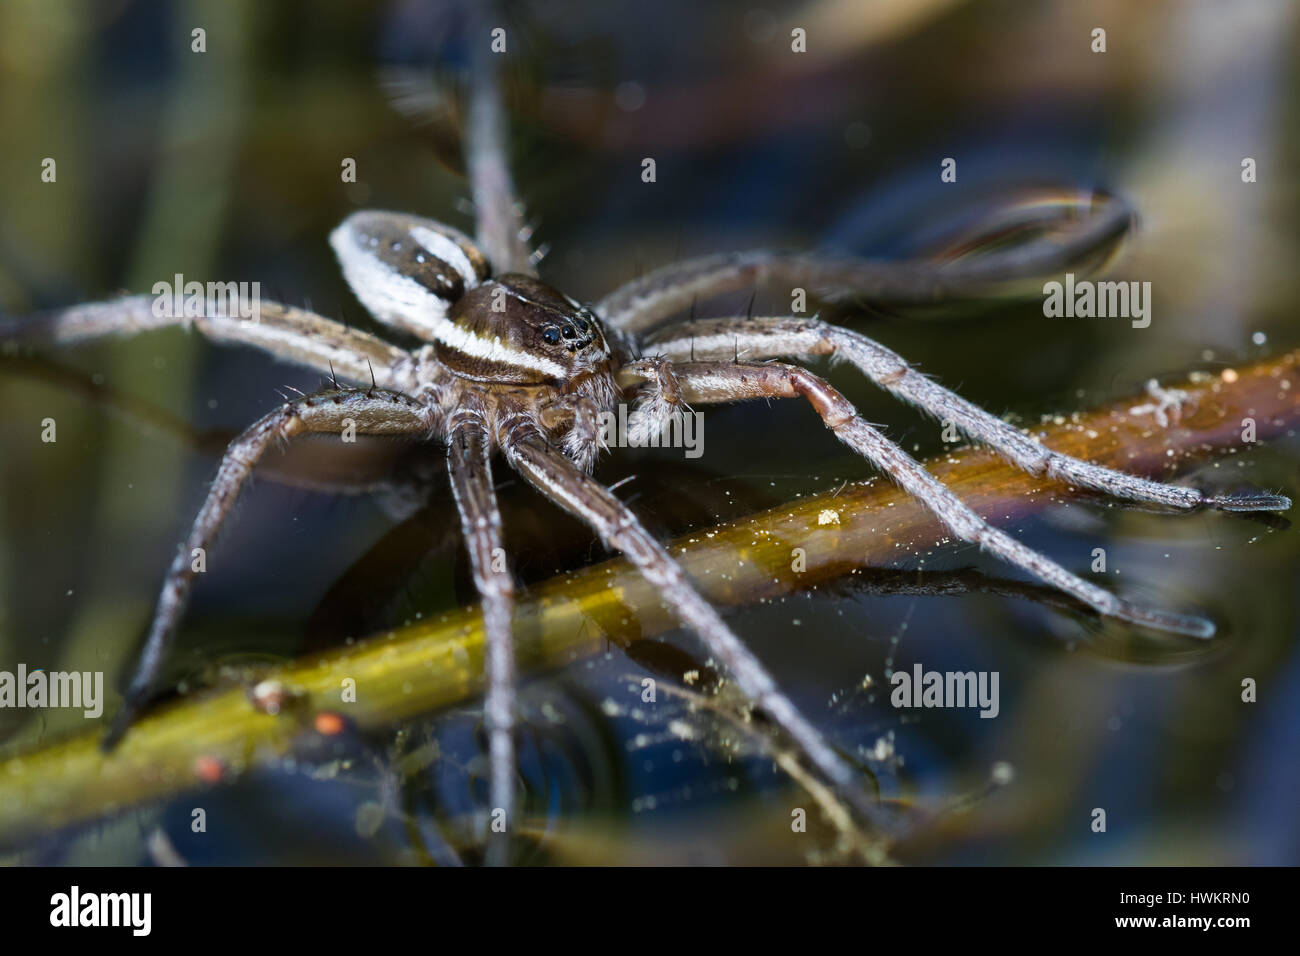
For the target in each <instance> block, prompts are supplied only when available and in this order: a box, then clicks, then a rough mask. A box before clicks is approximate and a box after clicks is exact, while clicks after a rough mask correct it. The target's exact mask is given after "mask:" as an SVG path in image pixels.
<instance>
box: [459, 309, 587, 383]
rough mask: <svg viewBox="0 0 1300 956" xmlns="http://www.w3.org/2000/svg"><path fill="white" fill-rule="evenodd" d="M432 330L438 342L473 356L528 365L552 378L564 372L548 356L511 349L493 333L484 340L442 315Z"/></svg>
mask: <svg viewBox="0 0 1300 956" xmlns="http://www.w3.org/2000/svg"><path fill="white" fill-rule="evenodd" d="M433 334H434V335H435V336H436V337H437V339H438V341H439V342H441V343H442V344H443V345H445V346H447V347H448V348H453V349H455V350H456V351H458V352H464V353H465V354H466V355H472V356H473V357H474V358H481V359H487V360H488V361H491V362H500V363H501V364H503V365H513V366H514V367H515V368H526V369H532V370H533V371H535V372H543V373H545V374H546V375H550V376H552V377H553V378H563V377H565V376H566V375H567V374H568V372H567V370H566V369H565V367H564V366H563V365H561V364H560V363H558V362H552V361H551V360H550V359H548V358H544V357H542V356H540V355H533V354H532V353H530V352H521V351H519V350H518V349H512V348H511V347H510V346H508V345H505V344H504V343H503V342H502V341H501V339H500V338H498V337H496V336H493V337H492V340H491V341H488V340H487V339H486V338H484V337H483V336H481V335H476V334H474V333H473V332H471V331H470V330H469V329H463V328H461V327H460V326H459V325H456V324H455V323H454V322H451V321H448V320H447V319H445V318H443V319H439V320H438V321H437V322H435V323H434V327H433Z"/></svg>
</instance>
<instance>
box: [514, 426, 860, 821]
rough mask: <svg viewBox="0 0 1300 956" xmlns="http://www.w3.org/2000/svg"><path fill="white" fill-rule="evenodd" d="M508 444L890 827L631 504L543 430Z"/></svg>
mask: <svg viewBox="0 0 1300 956" xmlns="http://www.w3.org/2000/svg"><path fill="white" fill-rule="evenodd" d="M501 445H502V449H503V450H504V451H505V453H506V457H507V460H508V461H509V462H510V464H511V466H512V467H513V468H514V469H515V470H516V471H518V472H519V473H520V474H521V475H523V476H524V478H525V479H526V480H527V481H528V482H529V483H530V484H531V485H533V486H534V487H535V488H537V489H538V490H539V491H540V492H541V493H542V494H543V495H545V496H546V497H547V498H549V499H551V500H552V501H554V502H555V503H557V504H559V505H560V506H561V507H563V508H564V509H565V510H566V511H568V512H570V513H571V514H573V515H575V516H576V517H578V518H580V519H582V520H583V521H585V522H587V524H589V525H591V527H592V528H593V529H594V530H595V531H596V533H597V534H598V535H599V536H600V538H601V540H602V541H603V542H604V543H605V545H606V547H608V548H610V549H612V550H617V551H621V552H622V553H623V554H624V555H625V556H626V557H627V559H628V560H629V561H631V562H632V564H633V565H634V566H635V567H636V569H637V570H638V571H640V573H641V574H642V575H643V576H644V577H645V579H646V580H647V581H649V582H650V583H651V584H652V585H653V586H654V587H656V588H657V589H658V590H659V592H660V594H661V595H662V597H663V600H664V602H665V603H666V604H667V605H668V606H669V607H671V608H672V611H673V613H674V614H675V615H676V616H677V618H678V620H680V621H681V622H682V623H683V624H685V625H686V626H687V627H690V628H691V629H692V630H694V631H695V633H696V634H698V635H699V637H700V638H701V639H702V640H703V641H704V643H705V645H706V646H707V647H708V649H709V652H710V653H711V654H713V655H714V656H715V657H716V658H717V659H718V661H719V662H720V663H721V664H722V665H723V666H724V667H725V668H726V669H727V670H728V672H730V674H731V676H732V678H733V679H734V680H735V681H736V685H737V686H738V687H739V688H740V690H741V691H742V692H744V693H745V694H746V695H747V696H748V697H749V699H750V700H751V701H753V702H754V704H756V705H757V706H758V707H760V708H761V709H762V710H763V711H764V712H766V713H767V714H768V715H769V716H770V717H771V718H772V720H773V721H775V723H776V724H777V725H778V726H779V727H781V729H782V730H783V731H785V733H786V734H788V735H789V736H790V738H791V739H792V740H793V741H794V742H795V744H796V745H798V747H799V748H800V749H801V751H802V752H803V753H804V755H805V756H806V757H807V758H808V759H809V760H810V761H811V762H812V764H813V766H815V767H816V768H817V770H818V771H819V772H820V773H821V774H822V775H823V776H824V777H825V778H826V779H827V780H828V781H829V782H830V783H831V784H832V785H833V786H834V787H835V788H836V789H837V791H838V792H839V793H840V795H841V796H842V797H843V798H844V799H845V800H846V801H847V802H848V803H849V804H850V805H851V806H852V807H853V808H854V809H855V810H856V811H857V812H858V813H859V814H860V815H861V816H862V817H863V818H864V819H866V820H870V821H872V822H875V823H877V824H881V825H883V823H884V820H883V817H882V814H881V813H880V810H879V808H878V807H877V806H876V805H875V803H874V801H872V800H871V798H870V797H868V796H867V794H866V793H865V792H864V791H863V789H862V785H861V782H860V778H859V774H858V772H857V771H855V770H854V769H853V768H852V767H851V766H850V765H849V764H848V763H847V762H846V761H845V760H844V759H843V758H842V757H840V755H839V754H837V753H836V752H835V751H834V750H833V749H832V748H831V747H830V745H829V744H827V742H826V741H825V739H824V738H823V737H822V735H821V733H820V732H819V731H818V730H817V728H815V727H814V726H813V725H812V724H811V723H810V722H809V721H808V719H807V718H806V717H804V716H803V714H802V713H800V712H799V710H798V709H797V708H796V707H795V705H794V703H793V702H792V701H791V700H790V698H789V697H787V696H786V695H785V694H783V693H782V692H781V690H780V689H779V688H778V687H777V685H776V682H775V681H774V680H773V679H772V677H771V675H770V674H768V672H767V669H766V668H765V667H764V666H763V664H762V662H761V661H759V659H758V658H757V657H755V656H754V655H753V654H752V653H751V652H750V651H749V649H748V648H747V647H745V645H744V644H743V643H742V642H741V640H740V638H738V637H737V636H736V635H735V634H734V633H733V632H732V630H731V628H729V627H728V626H727V625H726V623H724V622H723V620H722V618H721V617H720V616H719V615H718V612H717V611H716V610H714V609H713V607H712V605H710V604H709V603H708V602H707V601H706V600H704V598H703V597H701V596H700V594H699V592H698V591H696V590H695V588H694V587H693V586H692V585H691V583H690V582H689V581H688V580H687V578H686V575H685V573H684V572H683V571H682V569H681V567H680V566H678V564H677V562H676V561H674V560H673V559H672V557H671V556H670V555H669V554H668V552H667V551H666V550H665V549H664V547H663V546H662V545H661V544H660V543H659V542H658V541H656V540H655V538H654V536H653V535H652V534H650V532H648V531H647V530H646V529H645V528H644V527H643V526H642V524H641V522H640V521H638V520H637V517H636V515H635V514H634V513H633V512H632V511H631V509H629V508H628V507H627V505H625V504H624V503H623V502H622V501H620V500H619V499H618V498H616V497H615V496H614V495H613V494H612V493H611V492H610V491H609V490H608V489H607V488H605V487H604V486H603V485H601V484H600V483H599V482H598V481H596V480H595V479H594V478H591V477H589V476H588V475H586V474H584V473H583V472H582V471H580V470H579V469H578V468H577V466H575V465H574V464H573V463H572V462H570V461H569V460H568V459H567V458H565V457H564V456H563V455H562V454H560V453H559V452H557V451H555V450H554V449H552V448H551V447H549V446H548V445H547V444H546V443H545V441H543V440H542V438H541V437H540V436H539V435H537V434H536V433H535V432H534V433H531V434H523V435H520V434H519V433H516V434H515V435H514V436H512V437H511V439H510V440H508V441H503V442H502V443H501Z"/></svg>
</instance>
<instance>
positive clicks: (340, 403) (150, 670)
mask: <svg viewBox="0 0 1300 956" xmlns="http://www.w3.org/2000/svg"><path fill="white" fill-rule="evenodd" d="M430 415H431V412H430V410H429V409H428V408H427V407H426V406H424V405H421V404H419V403H418V402H416V401H414V400H412V399H410V398H407V397H406V396H405V395H402V394H400V393H398V392H389V391H384V390H379V389H370V390H368V391H362V390H359V389H338V390H336V389H329V390H326V391H322V392H317V393H316V394H314V395H309V396H308V397H306V398H304V399H302V400H300V401H297V402H292V403H287V404H285V405H283V406H281V407H280V408H278V409H276V410H275V411H273V412H270V413H269V414H267V415H264V416H263V417H262V418H260V419H258V421H256V422H255V423H254V424H253V425H252V426H250V427H249V428H248V429H247V430H246V431H245V432H244V433H243V434H242V435H240V436H239V437H238V438H236V439H235V440H234V441H232V442H231V443H230V447H229V448H227V449H226V453H225V456H224V457H223V458H222V459H221V465H220V466H219V467H218V469H217V475H216V478H214V479H213V482H212V487H211V488H210V489H209V490H208V496H207V499H206V500H205V501H204V502H203V506H202V507H201V508H200V509H199V513H198V514H197V515H196V516H195V518H194V524H193V526H192V527H191V528H190V533H189V536H188V537H187V538H186V539H185V542H184V544H183V545H182V546H181V549H180V551H178V552H177V554H176V557H175V559H174V560H173V561H172V564H171V567H170V568H169V569H168V571H167V576H166V577H165V578H164V579H163V585H162V590H161V592H160V594H159V596H158V607H157V610H155V612H154V618H153V622H152V624H151V625H150V628H149V636H148V637H147V638H146V640H145V645H144V649H143V650H142V651H141V652H140V657H139V661H138V663H137V664H136V670H135V673H134V675H133V676H132V678H131V682H130V684H129V685H128V687H127V691H126V694H125V700H124V702H123V705H122V709H121V710H120V711H118V713H117V716H116V717H115V718H114V720H113V723H112V724H111V725H110V727H109V730H108V733H107V735H106V736H105V738H104V742H103V746H104V749H105V750H108V749H111V748H112V747H113V746H115V745H116V743H117V742H118V741H119V740H120V739H121V738H122V735H123V734H124V733H125V732H126V730H127V729H128V728H129V727H130V725H131V723H132V721H133V720H134V719H135V717H136V715H137V714H138V713H139V712H140V710H141V708H142V707H143V706H144V705H145V704H146V703H147V702H148V698H149V696H150V694H151V693H152V691H153V689H154V684H155V682H156V680H157V677H158V672H159V671H160V670H161V668H162V664H163V659H164V657H165V655H166V653H167V649H168V647H169V646H170V644H171V642H172V640H173V638H174V637H175V635H176V628H177V625H178V624H179V623H180V619H181V615H182V614H184V612H185V606H186V604H187V603H188V601H189V595H190V589H191V587H192V586H193V584H194V577H195V575H196V574H197V573H198V572H197V571H196V569H195V564H194V561H195V550H196V549H201V550H202V553H205V554H206V552H207V551H208V549H209V548H210V547H211V545H212V542H213V540H214V539H215V537H216V535H217V532H218V531H219V530H220V528H221V525H222V523H223V522H224V521H225V519H226V516H227V515H229V514H230V511H231V509H232V508H233V507H234V504H235V499H236V498H237V497H238V495H239V492H240V490H241V489H242V488H243V486H244V483H245V482H246V481H247V480H248V478H249V476H250V475H251V474H252V471H253V468H254V467H255V466H256V464H257V462H258V459H260V458H261V457H262V454H263V453H264V452H265V451H266V449H267V448H269V447H270V446H271V445H272V443H274V442H276V441H284V440H288V439H290V438H293V437H295V436H297V435H301V434H304V433H307V432H330V431H335V430H337V431H339V432H342V431H343V430H344V429H345V428H346V427H348V426H349V425H350V424H351V425H355V427H356V430H357V431H358V432H362V433H366V434H374V435H412V434H420V433H427V432H429V431H430V430H431V426H432V424H433V423H432V421H431V418H430Z"/></svg>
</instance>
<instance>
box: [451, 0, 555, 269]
mask: <svg viewBox="0 0 1300 956" xmlns="http://www.w3.org/2000/svg"><path fill="white" fill-rule="evenodd" d="M481 6H484V7H487V8H489V10H490V9H491V8H492V6H493V5H492V4H490V3H488V2H487V0H481ZM496 26H499V22H498V21H497V20H496V19H495V18H493V17H490V16H489V15H488V10H482V9H479V10H477V11H476V13H475V16H473V17H472V18H471V26H470V38H469V42H470V45H471V50H472V53H471V57H472V59H471V67H470V78H469V85H470V90H469V117H468V122H467V124H466V126H467V128H466V131H465V165H466V168H467V169H468V170H469V182H470V193H471V195H472V197H473V200H474V218H475V221H476V227H475V235H476V237H477V240H478V245H479V248H481V249H482V250H483V252H484V253H485V254H486V255H487V257H488V261H489V262H491V263H492V266H493V268H494V269H495V270H496V272H497V274H498V275H500V274H501V273H505V272H522V273H524V274H526V275H532V276H535V275H537V270H536V269H535V268H534V266H535V261H534V257H533V253H532V250H530V249H529V248H528V241H527V238H526V237H527V234H528V233H527V230H526V228H525V226H524V222H523V204H522V203H521V202H520V201H519V198H518V196H517V195H516V193H515V184H514V180H513V179H512V178H511V176H510V162H509V159H510V157H509V137H508V136H507V133H506V118H505V111H504V109H503V107H502V103H501V77H500V75H499V73H498V70H497V61H498V59H501V58H502V57H501V56H500V55H499V54H495V53H492V52H491V47H490V44H491V42H492V37H491V32H490V31H491V30H492V29H493V28H494V27H496ZM510 42H514V41H513V40H511V41H510Z"/></svg>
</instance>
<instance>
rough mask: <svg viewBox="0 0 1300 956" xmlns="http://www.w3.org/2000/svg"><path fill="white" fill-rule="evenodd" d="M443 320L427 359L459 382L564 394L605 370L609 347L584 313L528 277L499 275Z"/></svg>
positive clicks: (458, 303)
mask: <svg viewBox="0 0 1300 956" xmlns="http://www.w3.org/2000/svg"><path fill="white" fill-rule="evenodd" d="M447 319H448V324H449V327H448V328H446V329H444V330H442V331H441V332H440V333H439V335H438V337H437V342H436V344H435V346H434V349H435V354H436V355H437V358H438V361H439V362H440V363H441V364H442V365H443V366H444V367H445V368H447V369H448V370H449V371H451V372H453V373H455V374H456V375H459V376H461V377H463V378H468V379H472V380H474V381H477V382H487V383H496V384H502V385H551V386H554V387H557V388H560V389H564V388H565V386H566V385H568V384H569V383H570V382H571V381H572V380H574V379H575V378H579V377H582V376H585V375H588V374H591V373H593V372H597V371H603V370H604V369H606V367H607V366H608V362H609V348H608V346H607V345H606V342H605V336H604V334H603V332H602V331H601V328H600V323H599V322H597V321H596V317H595V316H594V315H593V314H592V313H591V311H590V310H588V309H586V308H585V307H583V306H581V305H579V304H578V303H577V302H574V301H573V300H572V299H570V298H568V297H567V296H565V295H562V294H561V293H559V292H557V291H556V290H555V289H552V288H551V287H550V286H548V285H546V284H544V283H542V282H539V281H538V280H537V279H534V278H532V277H531V276H525V275H517V274H507V275H503V276H501V277H500V278H498V279H494V280H491V281H488V282H485V283H483V284H482V285H479V286H476V287H475V288H473V289H471V290H469V291H468V292H466V293H465V295H463V296H462V297H461V298H460V299H459V300H457V301H456V303H455V304H454V305H453V306H452V307H451V310H450V312H448V314H447Z"/></svg>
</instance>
